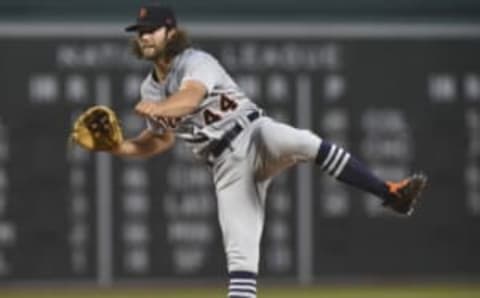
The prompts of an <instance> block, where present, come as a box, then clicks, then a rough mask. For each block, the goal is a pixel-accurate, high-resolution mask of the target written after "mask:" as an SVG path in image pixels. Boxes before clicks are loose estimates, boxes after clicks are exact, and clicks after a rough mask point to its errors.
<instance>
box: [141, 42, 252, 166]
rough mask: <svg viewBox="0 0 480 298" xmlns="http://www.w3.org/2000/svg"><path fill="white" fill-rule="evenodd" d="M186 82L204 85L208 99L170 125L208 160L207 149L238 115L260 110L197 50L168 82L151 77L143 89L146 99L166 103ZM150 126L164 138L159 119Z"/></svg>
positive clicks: (186, 54) (176, 65) (183, 58)
mask: <svg viewBox="0 0 480 298" xmlns="http://www.w3.org/2000/svg"><path fill="white" fill-rule="evenodd" d="M186 80H196V81H200V82H202V83H203V84H204V85H205V87H206V88H207V95H206V98H205V99H204V100H203V101H202V103H201V105H200V106H199V107H198V108H197V109H196V110H195V111H194V112H193V113H191V114H190V115H188V116H186V117H183V118H181V119H178V121H170V122H169V123H167V125H168V126H169V127H168V129H172V130H173V131H174V132H175V134H176V136H177V137H178V138H180V139H183V140H184V141H186V143H187V144H188V145H189V147H191V149H192V151H193V153H194V154H195V155H197V157H200V158H205V157H206V156H205V155H206V154H207V152H206V151H205V149H206V148H208V147H209V146H208V145H209V143H210V142H211V141H212V140H218V139H220V138H221V137H222V135H223V133H224V132H225V131H226V130H228V129H229V128H231V127H232V125H233V124H234V119H235V118H236V117H237V116H238V115H241V114H245V113H248V111H252V110H256V109H258V107H257V106H256V105H255V104H254V103H253V102H252V101H250V100H249V99H248V98H247V97H246V95H245V94H244V93H243V92H242V91H240V89H239V87H238V86H237V84H236V83H235V82H234V81H233V80H232V78H231V77H230V76H229V75H228V74H227V72H226V71H225V70H224V69H223V67H222V66H221V65H220V64H219V63H218V61H217V60H216V59H215V58H214V57H212V56H211V55H210V54H208V53H206V52H203V51H201V50H197V49H193V48H189V49H186V50H185V51H183V52H182V53H181V54H180V55H178V56H176V57H175V58H174V60H173V61H172V64H171V68H170V71H169V74H168V76H167V77H166V79H165V81H164V82H162V83H159V82H157V81H156V80H155V79H154V77H153V73H150V74H149V75H148V76H147V78H146V79H145V80H144V82H143V84H142V86H141V90H140V92H141V96H142V99H151V100H155V101H156V100H163V99H165V98H166V97H168V96H169V95H170V94H172V93H175V92H176V91H178V89H179V88H180V86H181V84H182V83H183V82H184V81H186ZM147 124H148V127H149V128H150V129H152V130H155V131H156V132H157V133H160V134H161V133H163V131H164V129H165V128H164V126H163V125H162V123H161V122H160V121H158V120H157V119H153V118H149V119H147Z"/></svg>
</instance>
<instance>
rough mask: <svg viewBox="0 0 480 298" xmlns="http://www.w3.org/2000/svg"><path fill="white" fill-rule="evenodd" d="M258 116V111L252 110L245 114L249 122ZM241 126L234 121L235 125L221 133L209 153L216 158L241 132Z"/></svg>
mask: <svg viewBox="0 0 480 298" xmlns="http://www.w3.org/2000/svg"><path fill="white" fill-rule="evenodd" d="M259 117H260V112H259V111H254V112H251V113H249V114H247V119H248V121H250V122H253V121H255V120H257V119H258V118H259ZM242 130H243V127H242V126H241V125H240V124H238V123H236V124H235V126H233V127H232V128H230V129H229V130H227V132H226V133H225V134H224V135H223V137H222V138H221V139H220V140H218V142H216V144H214V145H213V147H212V148H211V149H210V154H211V155H212V156H213V157H214V158H217V157H219V156H220V155H221V154H222V153H223V151H225V149H227V148H229V147H230V144H231V143H232V141H233V140H235V138H236V137H237V136H238V135H239V134H240V133H241V132H242Z"/></svg>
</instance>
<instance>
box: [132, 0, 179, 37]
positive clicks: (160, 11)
mask: <svg viewBox="0 0 480 298" xmlns="http://www.w3.org/2000/svg"><path fill="white" fill-rule="evenodd" d="M163 26H166V27H167V28H175V27H176V26H177V20H176V18H175V14H174V13H173V10H172V9H171V8H170V7H167V6H161V5H158V4H151V5H145V6H142V7H141V8H140V10H139V11H138V15H137V22H136V23H135V24H133V25H130V26H128V27H127V28H125V31H127V32H130V31H137V30H138V29H140V28H160V27H163Z"/></svg>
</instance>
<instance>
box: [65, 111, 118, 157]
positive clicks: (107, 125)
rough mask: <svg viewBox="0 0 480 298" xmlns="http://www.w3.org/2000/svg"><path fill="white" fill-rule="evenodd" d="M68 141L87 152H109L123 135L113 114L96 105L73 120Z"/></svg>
mask: <svg viewBox="0 0 480 298" xmlns="http://www.w3.org/2000/svg"><path fill="white" fill-rule="evenodd" d="M70 140H71V141H73V142H75V143H77V144H78V145H80V146H82V147H83V148H85V149H87V150H93V151H110V150H112V149H113V148H116V147H117V146H118V145H120V143H122V141H123V133H122V128H121V127H120V124H119V121H118V117H117V115H116V114H115V112H114V111H113V110H112V109H110V108H109V107H107V106H101V105H96V106H93V107H91V108H89V109H88V110H86V111H85V112H83V113H82V114H81V115H80V116H78V118H77V119H76V120H75V122H74V124H73V129H72V132H71V133H70Z"/></svg>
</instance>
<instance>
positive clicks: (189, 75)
mask: <svg viewBox="0 0 480 298" xmlns="http://www.w3.org/2000/svg"><path fill="white" fill-rule="evenodd" d="M222 73H223V68H222V67H221V66H220V64H219V63H218V62H217V60H215V59H214V58H213V57H211V56H209V55H202V56H193V57H191V58H190V59H189V60H188V62H187V63H186V66H185V74H184V76H183V78H182V80H181V84H183V83H184V82H185V81H188V80H194V81H198V82H200V83H202V84H203V85H204V86H205V88H206V89H207V92H208V93H211V92H212V91H213V88H214V87H215V86H216V85H218V84H219V82H220V81H221V77H222Z"/></svg>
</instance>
